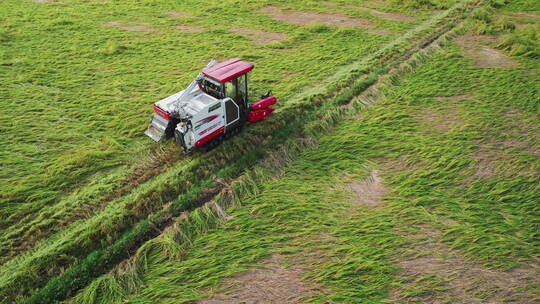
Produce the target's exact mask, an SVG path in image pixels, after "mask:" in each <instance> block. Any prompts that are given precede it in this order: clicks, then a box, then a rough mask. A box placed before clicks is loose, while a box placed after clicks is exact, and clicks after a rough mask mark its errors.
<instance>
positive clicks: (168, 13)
mask: <svg viewBox="0 0 540 304" xmlns="http://www.w3.org/2000/svg"><path fill="white" fill-rule="evenodd" d="M164 13H165V14H167V15H171V16H174V17H184V16H187V15H188V13H186V12H175V11H168V12H164Z"/></svg>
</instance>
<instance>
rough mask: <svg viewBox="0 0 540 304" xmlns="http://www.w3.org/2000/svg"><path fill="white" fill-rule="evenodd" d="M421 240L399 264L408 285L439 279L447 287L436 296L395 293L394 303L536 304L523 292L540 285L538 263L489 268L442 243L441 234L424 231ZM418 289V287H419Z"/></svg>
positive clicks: (530, 296)
mask: <svg viewBox="0 0 540 304" xmlns="http://www.w3.org/2000/svg"><path fill="white" fill-rule="evenodd" d="M420 229H421V230H420V232H419V235H417V236H415V237H416V238H417V240H416V241H415V242H414V243H413V244H412V245H411V246H409V247H408V248H406V249H405V257H404V258H403V259H401V260H400V261H399V262H398V263H397V265H398V266H400V267H402V268H403V273H402V275H403V277H405V278H406V279H407V282H408V283H407V284H411V285H417V284H421V281H415V279H417V278H420V277H423V276H427V275H428V276H435V277H437V278H438V279H441V280H443V281H444V283H443V285H444V288H440V289H439V290H440V291H439V292H437V293H434V294H421V295H417V296H405V295H400V294H398V293H394V294H392V297H391V300H392V302H394V303H415V302H417V301H420V302H423V303H456V304H457V303H459V304H474V303H536V299H535V297H534V296H533V295H531V294H528V293H526V292H524V291H522V290H523V288H524V287H526V286H531V285H532V284H538V283H540V279H539V277H538V275H537V274H538V271H539V270H540V267H539V266H538V265H536V264H529V265H524V266H521V267H516V268H513V269H510V270H507V271H500V270H492V269H487V268H485V267H483V266H481V265H479V264H475V263H473V262H471V261H469V260H467V259H466V258H464V257H463V256H461V255H460V254H459V253H458V252H456V251H455V250H453V249H451V248H449V247H448V246H447V245H445V244H443V243H441V242H439V241H438V238H439V234H440V233H439V232H438V231H436V230H433V229H427V228H420ZM416 287H417V286H416Z"/></svg>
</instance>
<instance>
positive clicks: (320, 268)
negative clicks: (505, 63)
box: [74, 44, 540, 303]
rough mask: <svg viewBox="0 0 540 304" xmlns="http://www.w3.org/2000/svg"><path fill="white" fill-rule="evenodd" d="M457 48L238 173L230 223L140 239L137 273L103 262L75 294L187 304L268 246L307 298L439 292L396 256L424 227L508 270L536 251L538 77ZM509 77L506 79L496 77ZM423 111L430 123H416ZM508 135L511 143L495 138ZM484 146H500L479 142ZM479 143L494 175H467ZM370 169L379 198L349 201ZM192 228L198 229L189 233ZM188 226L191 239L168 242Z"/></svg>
mask: <svg viewBox="0 0 540 304" xmlns="http://www.w3.org/2000/svg"><path fill="white" fill-rule="evenodd" d="M459 54H460V50H459V48H458V47H456V46H455V45H451V44H450V45H447V46H446V47H445V48H444V49H442V50H441V51H439V52H437V54H435V55H434V56H433V57H432V58H429V59H425V62H424V63H417V64H416V65H415V68H414V70H413V71H412V72H411V73H409V74H408V75H405V76H403V77H398V78H393V79H392V80H391V81H389V83H387V85H385V86H382V87H380V88H379V90H380V93H379V94H380V96H384V97H382V98H381V100H380V101H379V102H378V103H376V104H375V105H373V106H371V107H369V108H368V109H366V110H363V111H361V112H360V115H357V111H358V109H362V107H360V108H357V110H355V111H352V112H351V113H349V114H348V117H349V118H348V119H346V120H345V121H341V122H340V123H339V124H338V125H337V126H336V127H335V128H333V129H332V132H331V134H329V135H326V136H322V137H321V138H319V143H318V145H317V146H316V147H315V148H312V149H310V150H308V151H305V152H303V153H302V154H301V155H300V156H298V157H296V158H295V159H294V160H293V161H292V162H287V164H286V167H285V168H284V169H283V170H280V171H278V172H276V168H275V167H272V166H268V167H265V166H263V167H261V170H262V171H259V173H258V174H256V175H258V176H259V179H255V180H254V182H253V183H251V182H247V183H246V182H244V181H243V180H241V181H239V184H240V185H243V186H241V188H243V187H245V185H252V186H251V187H250V186H248V187H247V188H249V189H251V190H249V191H245V190H244V191H243V192H242V193H243V194H241V195H239V197H238V198H237V200H238V201H239V202H241V205H236V206H233V207H231V208H229V209H228V213H229V215H230V216H231V217H232V218H231V219H229V220H228V221H226V222H223V221H222V220H218V221H215V222H212V223H214V224H212V225H209V224H205V223H200V224H196V225H197V226H198V228H197V229H195V227H193V226H192V224H193V223H192V222H191V220H196V219H197V217H198V216H195V217H194V218H193V219H191V218H188V221H187V222H182V221H180V222H179V223H178V225H177V226H175V227H173V228H172V229H171V230H170V231H168V232H167V233H165V234H164V235H163V236H161V237H160V238H158V239H156V240H152V241H150V242H149V243H148V245H147V246H146V247H145V248H151V249H149V250H145V251H144V254H143V253H142V252H141V253H140V254H141V255H140V256H137V257H136V258H135V259H134V260H135V261H138V262H137V263H143V261H144V266H143V271H142V273H133V272H128V273H130V274H132V275H134V278H136V280H137V281H138V282H139V283H138V284H135V285H131V286H132V287H131V288H130V289H126V288H125V287H123V288H122V289H121V292H114V293H113V292H105V291H106V290H105V289H104V288H103V287H100V286H99V285H98V284H104V285H105V286H111V285H113V283H114V282H115V280H117V277H118V275H117V274H114V273H111V274H108V275H107V276H104V277H102V278H100V279H99V280H98V281H96V283H95V284H92V286H89V287H88V288H87V289H86V290H85V291H84V292H83V293H81V294H80V295H79V296H78V297H76V298H75V301H74V302H77V303H120V302H127V303H141V302H156V301H159V302H162V303H184V302H190V301H194V300H197V299H201V298H204V297H205V296H206V295H207V294H208V293H210V292H221V289H220V286H221V284H222V282H223V280H224V279H225V278H227V277H231V276H233V275H235V274H237V273H242V272H245V271H248V270H249V269H250V266H252V265H256V264H257V263H259V262H261V261H264V260H265V259H267V258H268V257H269V256H271V255H274V254H279V255H282V256H284V257H285V258H286V261H287V264H301V265H303V266H304V267H307V268H308V269H309V271H308V272H307V273H306V274H305V277H304V279H305V280H306V281H308V282H311V283H313V284H318V285H320V286H323V288H319V289H318V290H321V291H320V292H319V293H316V294H313V295H311V296H312V298H311V301H313V302H318V303H319V302H320V303H324V302H339V303H350V302H355V301H356V300H358V299H360V298H361V299H363V301H367V302H374V303H380V302H381V301H382V300H384V299H386V298H387V297H388V296H389V292H390V290H393V291H396V290H397V291H401V292H405V293H409V296H414V295H417V294H436V293H437V291H438V290H441V289H442V288H444V282H443V281H441V280H440V279H437V278H425V279H424V280H427V282H426V283H419V282H417V288H416V289H413V290H411V289H410V287H409V286H408V285H407V283H406V282H405V281H404V279H403V277H401V276H400V275H399V273H400V272H399V267H397V266H396V264H395V263H396V262H397V261H399V260H400V259H401V258H402V254H403V252H402V248H403V247H406V246H408V245H410V243H411V242H412V240H411V239H409V238H407V237H406V236H407V235H406V234H407V233H414V232H415V231H418V230H420V229H421V227H426V226H427V227H431V229H437V230H439V231H441V235H443V237H442V241H443V242H445V243H446V244H448V246H449V247H450V248H453V250H457V251H459V252H461V253H462V254H463V255H464V256H465V257H466V258H467V259H468V261H469V262H474V263H478V264H482V265H484V266H485V267H490V268H494V269H498V268H500V269H507V268H509V267H513V266H516V265H518V264H520V263H529V262H530V261H532V260H534V259H536V258H537V257H538V256H539V253H540V252H538V248H539V246H538V245H540V244H539V243H538V239H539V238H538V232H537V229H536V227H537V225H538V219H539V218H540V210H539V209H538V206H537V204H536V202H537V201H538V200H539V199H540V195H539V193H540V192H539V190H540V189H539V188H538V185H539V181H540V180H539V177H538V174H537V172H538V170H539V169H540V158H539V156H538V155H537V154H535V152H534V150H532V149H534V147H538V145H539V139H538V137H537V136H534V134H538V131H540V125H539V124H538V115H539V111H538V107H535V106H531V104H530V102H529V100H530V99H531V98H533V100H534V96H537V93H538V90H539V89H540V88H539V87H538V84H536V83H535V80H534V79H535V78H534V76H531V75H527V74H526V73H524V71H527V70H526V68H517V69H511V70H509V69H500V68H491V69H481V68H477V67H475V66H474V64H473V63H471V62H470V61H469V60H468V59H467V58H464V57H463V56H461V55H459ZM529 62H530V63H532V61H529ZM535 73H538V69H535ZM505 78H509V79H511V80H513V81H511V82H510V81H508V82H505V85H504V86H501V85H500V82H501V80H502V79H505ZM472 80H475V81H476V83H479V84H481V85H475V84H474V82H473V81H472ZM508 95H512V96H514V97H513V99H512V102H508V98H507V96H508ZM452 96H461V97H457V98H449V97H452ZM534 102H535V103H538V102H539V101H538V100H537V99H536V100H534ZM357 105H359V104H357ZM427 111H429V113H437V115H436V117H438V119H440V121H435V123H436V124H435V125H434V122H433V121H432V122H431V123H429V121H426V120H425V119H426V118H425V115H426V112H427ZM508 113H518V114H517V115H518V116H508ZM456 115H457V117H459V120H460V122H461V123H459V124H456V125H450V127H449V128H447V127H446V126H445V125H444V123H445V122H446V123H449V121H447V120H445V118H448V117H454V119H457V118H456ZM509 136H511V138H512V139H513V140H515V141H516V142H515V146H504V145H501V144H500V143H502V142H505V141H507V140H509ZM489 143H498V147H497V148H492V149H495V150H493V151H486V150H485V149H486V147H491V146H489ZM484 153H490V154H489V155H491V157H493V159H494V161H495V162H496V164H497V165H496V169H495V175H493V176H478V175H476V174H475V170H476V165H477V164H476V162H477V158H478V157H480V156H481V155H483V154H484ZM395 166H398V168H397V169H399V170H396V168H395ZM369 168H378V169H379V170H381V171H382V172H383V176H384V179H385V186H386V187H388V188H389V190H390V193H389V194H388V195H386V196H385V197H384V198H383V200H382V201H381V203H380V204H381V206H380V207H378V208H375V209H366V208H365V207H363V206H362V205H358V204H357V203H355V201H356V200H358V198H357V197H355V196H354V195H352V194H351V192H350V190H348V187H347V185H348V183H351V182H353V181H355V180H356V181H358V180H362V179H363V178H365V177H366V174H367V171H368V169H369ZM246 179H247V180H250V179H251V178H248V177H247V176H246ZM233 185H234V184H233ZM237 187H240V186H237ZM198 212H201V213H202V214H209V213H208V211H204V210H200V211H198ZM210 214H212V212H210ZM207 216H210V215H207ZM215 223H217V224H218V226H215ZM183 225H185V226H183ZM199 225H200V226H199ZM201 227H207V229H208V231H200V232H195V231H198V230H200V228H201ZM184 232H190V233H192V237H191V238H188V240H186V239H178V238H177V235H178V234H182V233H184ZM404 234H405V235H404ZM171 242H172V243H171ZM150 244H152V245H150ZM171 244H177V245H171ZM171 246H181V247H180V248H182V249H181V250H180V251H172V249H168V248H171ZM164 248H167V249H164ZM173 248H174V247H173ZM168 252H173V253H172V254H170V253H168ZM178 252H181V254H180V255H178ZM137 265H138V264H137ZM141 265H142V264H141ZM124 275H125V274H124ZM134 278H132V279H131V280H134ZM421 284H428V286H430V287H429V288H425V289H422V288H420V285H421ZM429 284H431V285H429ZM120 285H121V286H125V284H124V285H123V284H120ZM107 288H109V287H107ZM523 288H524V289H525V290H528V291H529V292H530V291H531V290H534V288H537V286H536V287H535V286H523ZM515 300H519V299H515Z"/></svg>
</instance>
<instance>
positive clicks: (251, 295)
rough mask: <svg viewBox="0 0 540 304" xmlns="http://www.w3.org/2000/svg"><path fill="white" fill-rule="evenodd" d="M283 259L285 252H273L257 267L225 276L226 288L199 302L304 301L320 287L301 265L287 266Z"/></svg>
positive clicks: (211, 303)
mask: <svg viewBox="0 0 540 304" xmlns="http://www.w3.org/2000/svg"><path fill="white" fill-rule="evenodd" d="M283 262H285V258H284V257H283V256H281V255H277V254H276V255H273V256H272V257H271V258H270V259H269V260H268V261H266V262H264V263H261V264H260V266H259V267H257V268H256V269H254V270H251V271H248V272H245V273H243V274H240V275H237V276H234V277H232V278H230V279H228V280H226V281H225V283H224V284H223V285H222V288H223V289H225V290H226V291H225V292H222V293H216V294H214V295H212V296H211V297H210V298H208V299H205V300H201V301H198V302H197V303H199V304H218V303H230V304H233V303H275V304H279V303H305V301H306V299H307V298H308V297H309V296H310V295H311V294H312V292H313V291H314V290H316V289H317V287H316V286H315V285H313V284H308V283H306V282H305V281H304V280H303V279H302V276H303V273H304V271H303V269H302V268H301V267H299V266H289V267H284V266H282V263H283Z"/></svg>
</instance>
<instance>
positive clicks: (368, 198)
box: [350, 169, 388, 208]
mask: <svg viewBox="0 0 540 304" xmlns="http://www.w3.org/2000/svg"><path fill="white" fill-rule="evenodd" d="M350 187H351V190H352V191H353V192H354V193H356V195H357V196H358V200H357V201H356V202H357V203H358V204H361V205H363V206H365V207H368V208H375V207H380V206H381V203H382V201H381V197H382V196H384V195H385V194H387V193H388V190H387V189H386V188H385V187H384V186H383V179H382V178H381V177H380V172H379V171H378V170H375V169H373V170H371V171H370V174H369V176H368V177H367V178H366V179H364V180H363V181H362V182H360V183H352V184H350Z"/></svg>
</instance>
